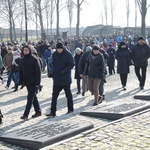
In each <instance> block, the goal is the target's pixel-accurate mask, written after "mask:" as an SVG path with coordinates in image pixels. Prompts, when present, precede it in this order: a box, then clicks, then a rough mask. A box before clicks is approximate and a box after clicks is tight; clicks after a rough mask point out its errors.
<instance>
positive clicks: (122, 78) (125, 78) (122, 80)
mask: <svg viewBox="0 0 150 150" xmlns="http://www.w3.org/2000/svg"><path fill="white" fill-rule="evenodd" d="M127 77H128V74H127V73H126V74H120V80H121V84H122V86H124V87H125V86H126V83H127Z"/></svg>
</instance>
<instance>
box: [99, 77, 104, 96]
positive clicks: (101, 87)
mask: <svg viewBox="0 0 150 150" xmlns="http://www.w3.org/2000/svg"><path fill="white" fill-rule="evenodd" d="M99 95H101V96H103V95H104V79H102V80H101V82H100V85H99Z"/></svg>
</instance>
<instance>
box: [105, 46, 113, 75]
mask: <svg viewBox="0 0 150 150" xmlns="http://www.w3.org/2000/svg"><path fill="white" fill-rule="evenodd" d="M108 46H109V47H108V49H107V50H106V51H107V54H108V56H109V57H108V59H107V66H108V71H109V75H112V73H114V74H115V69H114V66H115V49H114V48H112V45H111V44H109V45H108Z"/></svg>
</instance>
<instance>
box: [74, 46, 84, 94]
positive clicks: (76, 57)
mask: <svg viewBox="0 0 150 150" xmlns="http://www.w3.org/2000/svg"><path fill="white" fill-rule="evenodd" d="M81 55H82V50H81V49H80V48H79V47H77V48H76V49H75V56H74V60H75V79H76V80H77V89H78V91H77V93H76V94H80V93H81V86H80V82H81V79H82V78H81V76H80V74H79V68H78V65H79V60H80V58H81Z"/></svg>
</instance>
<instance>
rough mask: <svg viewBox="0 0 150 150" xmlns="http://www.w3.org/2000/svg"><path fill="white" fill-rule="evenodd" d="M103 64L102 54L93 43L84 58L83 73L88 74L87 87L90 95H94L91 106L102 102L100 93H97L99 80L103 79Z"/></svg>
mask: <svg viewBox="0 0 150 150" xmlns="http://www.w3.org/2000/svg"><path fill="white" fill-rule="evenodd" d="M104 66H105V65H104V57H103V54H101V53H100V49H99V47H98V46H97V45H95V46H93V48H92V52H91V53H90V54H89V55H88V57H87V59H86V66H85V69H84V74H85V75H87V76H88V89H89V91H90V92H91V95H94V104H93V106H95V105H98V104H100V103H101V102H102V95H100V94H99V86H100V82H101V80H103V79H104V72H105V67H104Z"/></svg>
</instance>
